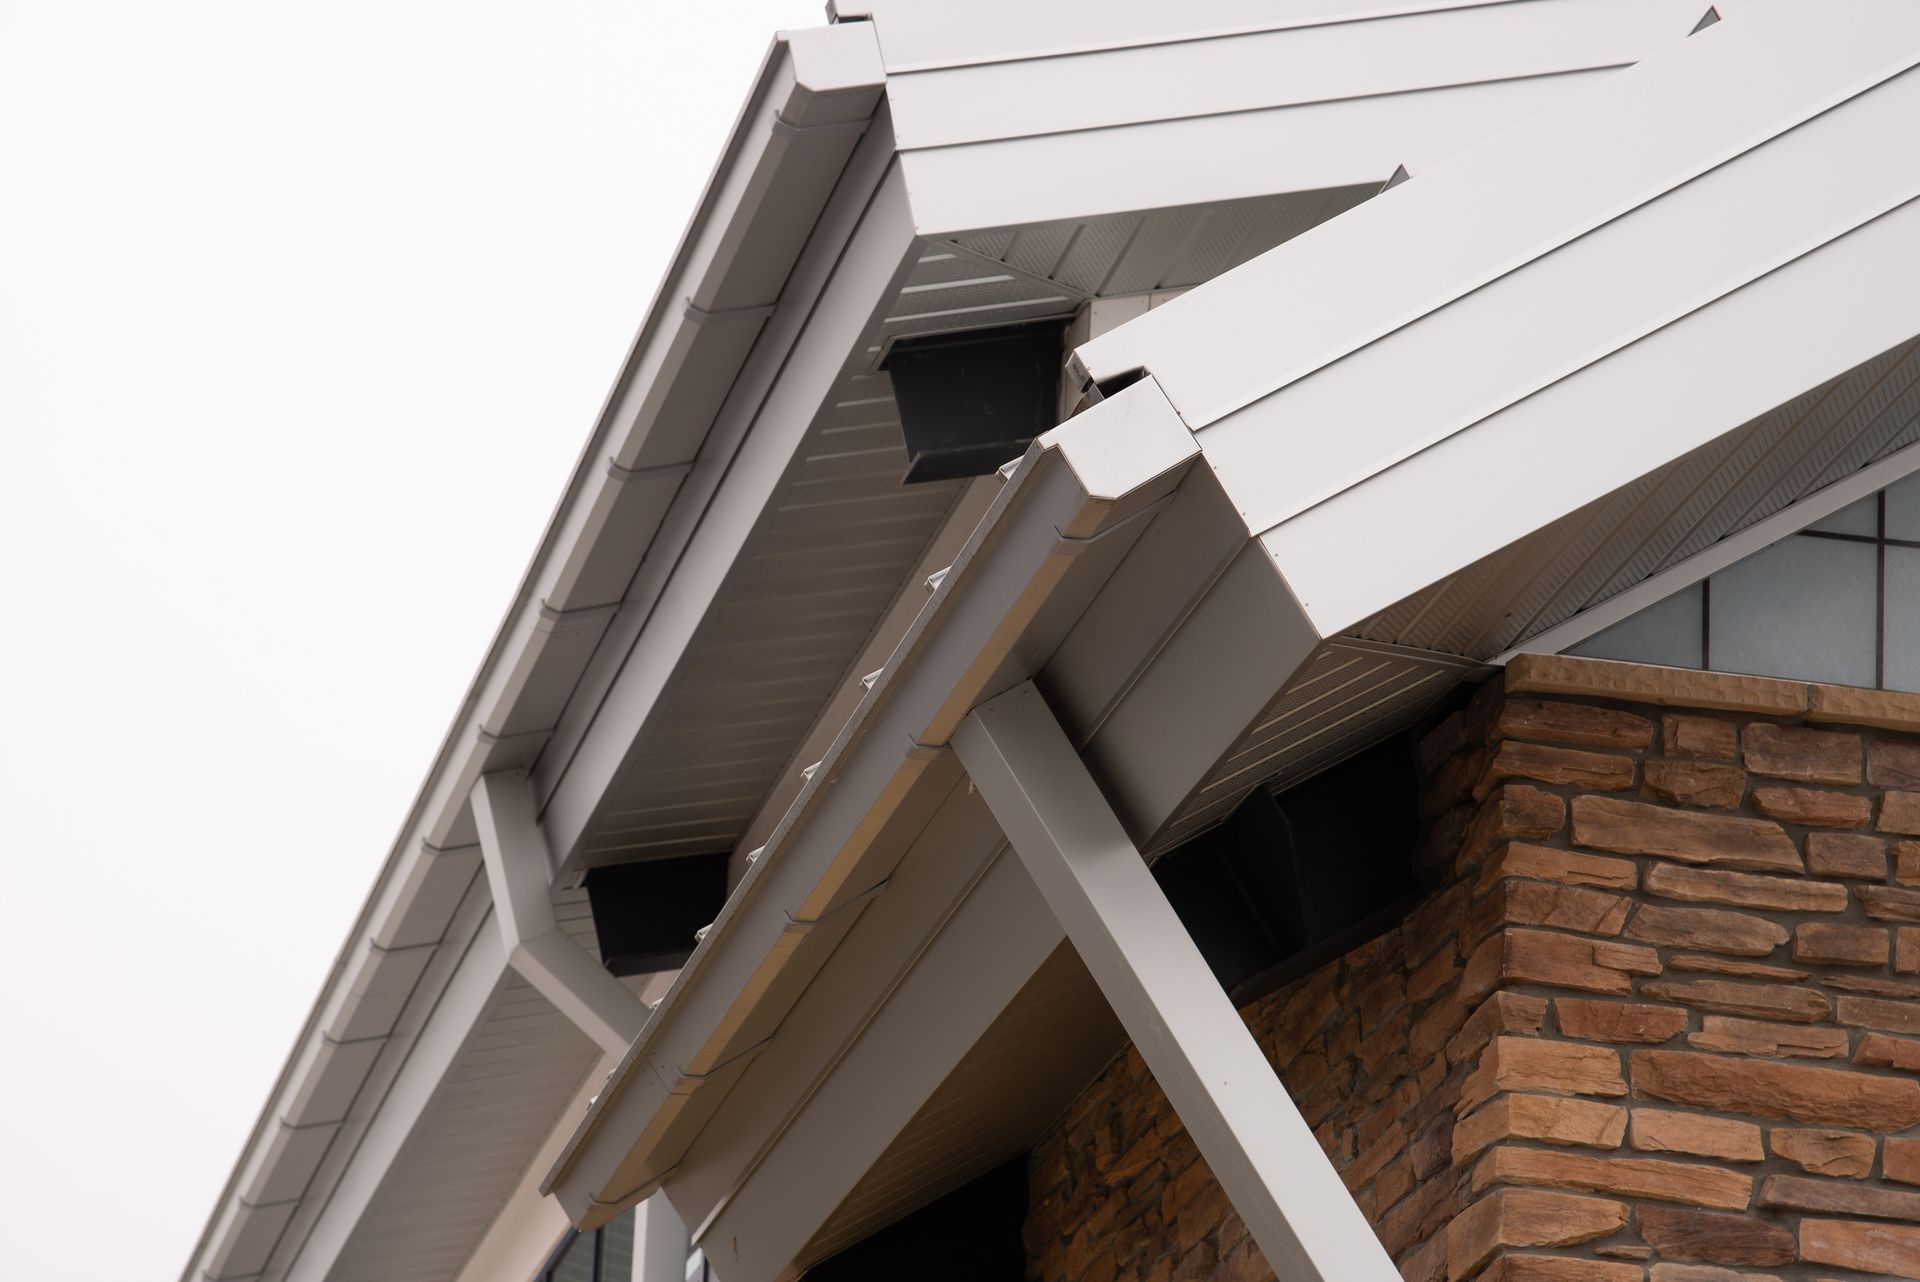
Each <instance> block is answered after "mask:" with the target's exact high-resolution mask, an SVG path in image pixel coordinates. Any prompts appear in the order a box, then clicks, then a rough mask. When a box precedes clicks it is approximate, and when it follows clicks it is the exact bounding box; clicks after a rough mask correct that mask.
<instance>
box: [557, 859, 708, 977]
mask: <svg viewBox="0 0 1920 1282" xmlns="http://www.w3.org/2000/svg"><path fill="white" fill-rule="evenodd" d="M586 886H587V905H588V907H590V908H591V909H592V910H593V929H594V931H595V933H596V934H598V935H599V937H600V961H601V963H602V964H603V965H604V966H606V968H607V969H608V970H610V971H612V972H613V973H614V974H616V975H647V974H651V973H653V972H654V971H661V970H672V969H674V968H675V967H677V966H679V965H680V964H681V963H683V962H685V961H686V960H687V958H688V957H690V956H692V955H693V945H694V938H693V932H694V931H696V930H699V929H700V928H701V927H702V926H705V925H707V924H708V923H710V922H711V921H713V919H714V918H715V917H717V916H718V915H719V913H720V907H721V905H722V904H724V903H726V901H727V855H726V852H725V851H721V852H719V853H717V854H711V855H684V856H680V857H677V858H673V859H647V860H642V861H641V862H639V863H632V864H611V865H608V866H607V867H604V868H594V869H591V870H590V871H589V872H588V873H587V879H586Z"/></svg>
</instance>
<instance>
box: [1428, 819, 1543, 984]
mask: <svg viewBox="0 0 1920 1282" xmlns="http://www.w3.org/2000/svg"><path fill="white" fill-rule="evenodd" d="M1555 800H1556V801H1557V800H1559V798H1557V797H1556V798H1555ZM1467 897H1468V896H1467V887H1466V886H1465V885H1462V884H1459V883H1455V884H1454V885H1451V886H1448V887H1447V888H1446V889H1445V890H1439V891H1435V892H1434V893H1433V894H1431V895H1429V896H1427V898H1426V899H1425V900H1423V901H1422V902H1421V904H1420V906H1419V907H1417V908H1415V909H1414V910H1413V911H1412V912H1410V913H1408V914H1407V919H1406V921H1405V922H1403V923H1401V926H1400V949H1401V951H1402V952H1403V953H1405V954H1406V958H1407V964H1408V965H1416V964H1418V963H1420V962H1423V961H1425V960H1426V959H1427V958H1428V957H1431V956H1432V955H1433V954H1434V953H1435V952H1436V951H1444V952H1446V953H1448V954H1455V953H1458V951H1459V944H1458V937H1459V934H1460V917H1461V914H1462V913H1464V912H1465V911H1466V907H1467Z"/></svg>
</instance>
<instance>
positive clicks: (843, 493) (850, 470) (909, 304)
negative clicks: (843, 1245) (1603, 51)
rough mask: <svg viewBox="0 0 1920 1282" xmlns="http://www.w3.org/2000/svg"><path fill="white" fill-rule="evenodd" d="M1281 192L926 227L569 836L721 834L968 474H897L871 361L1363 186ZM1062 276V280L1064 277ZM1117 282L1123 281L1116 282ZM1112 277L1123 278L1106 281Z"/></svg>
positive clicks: (1216, 248)
mask: <svg viewBox="0 0 1920 1282" xmlns="http://www.w3.org/2000/svg"><path fill="white" fill-rule="evenodd" d="M1374 190H1375V188H1374V187H1371V186H1369V187H1350V188H1341V189H1335V190H1328V191H1312V192H1301V193H1289V194H1286V195H1281V196H1274V197H1266V198H1263V199H1259V200H1242V201H1233V202H1227V203H1224V204H1220V205H1208V206H1194V207H1189V208H1181V209H1168V210H1154V211H1149V212H1145V213H1140V214H1132V215H1127V216H1124V217H1121V218H1106V219H1095V220H1084V221H1068V222H1063V223H1054V224H1048V225H1041V226H1034V227H1024V228H1017V229H1011V230H1008V231H1006V232H1002V233H987V234H983V235H980V236H967V237H961V238H956V239H954V240H951V241H945V242H930V243H928V244H926V245H924V246H923V247H922V249H921V250H920V252H919V254H918V256H917V260H916V262H915V264H914V267H913V269H912V271H911V273H910V274H909V276H908V278H907V280H906V283H905V285H904V286H903V287H902V288H901V290H900V291H899V293H898V295H897V296H896V299H895V301H894V304H893V305H892V306H891V307H890V308H889V309H888V311H887V313H886V315H884V316H882V317H880V318H879V319H878V320H877V321H876V323H875V324H874V325H872V326H871V327H870V329H869V331H868V333H867V335H866V337H865V340H864V341H863V342H862V343H861V344H860V345H859V346H858V348H857V350H855V351H854V352H853V353H851V354H850V356H849V358H848V360H847V361H846V363H845V365H844V366H843V368H842V370H841V373H840V377H839V379H838V381H837V383H836V385H835V390H834V393H833V395H832V396H831V398H830V399H829V401H828V403H827V404H826V405H824V406H822V408H821V410H820V412H819V413H818V414H817V415H816V417H815V420H814V422H813V423H812V424H811V425H810V427H809V428H808V431H807V433H806V436H805V438H804V439H803V442H802V444H801V446H800V448H799V450H798V451H797V452H796V454H795V457H794V459H793V461H792V462H791V463H790V464H789V466H788V468H787V470H786V472H785V473H784V475H783V476H782V478H781V481H780V483H779V485H778V487H777V489H776V490H775V493H774V497H773V499H772V501H771V502H770V503H769V504H768V505H767V507H766V509H765V510H764V511H763V512H762V513H761V515H760V517H759V520H758V521H757V522H756V524H755V527H754V530H753V532H752V534H751V535H750V536H749V538H748V541H747V544H746V547H745V548H744V549H743V551H742V553H741V555H740V557H739V558H738V559H737V560H736V562H735V563H734V565H733V566H732V568H731V569H730V571H729V572H728V575H727V578H726V581H725V583H724V585H723V586H722V588H721V590H720V592H719V594H718V596H717V598H716V600H715V602H714V605H713V606H712V608H711V609H710V610H709V611H708V614H707V616H706V617H705V619H703V620H702V622H701V625H700V628H699V630H698V631H697V633H696V634H695V637H694V640H693V642H692V644H691V645H690V646H689V647H688V652H687V657H686V658H685V659H684V660H683V661H682V663H681V665H680V668H679V670H678V671H676V673H675V674H674V677H673V679H672V680H671V682H670V683H669V685H668V687H667V689H666V691H665V692H664V693H663V695H662V697H661V702H660V704H659V706H658V708H657V710H656V711H655V712H654V714H653V715H652V717H651V718H650V719H649V722H648V725H647V728H646V729H645V730H644V731H643V732H642V734H641V736H640V738H639V740H638V741H636V743H635V745H634V748H633V751H632V753H631V755H630V756H629V758H628V764H627V768H626V770H625V772H624V773H623V774H622V775H621V777H620V778H619V780H618V781H617V782H616V784H615V786H614V788H613V789H612V790H611V792H610V794H609V796H608V798H607V801H606V802H605V804H604V805H603V806H602V807H601V809H600V811H599V813H598V814H597V816H596V818H595V821H594V823H593V825H592V826H591V828H590V829H589V830H588V833H587V835H586V838H585V840H584V842H583V843H582V846H581V850H582V857H583V866H586V867H591V866H593V865H595V864H598V863H609V862H618V861H622V860H626V859H632V858H650V857H665V856H671V855H678V854H691V853H698V852H706V851H716V850H727V849H732V848H733V847H734V846H735V845H736V844H737V843H738V842H739V840H740V839H741V837H742V836H743V835H744V833H745V832H746V829H747V827H748V825H749V824H750V823H751V822H752V821H753V818H754V816H755V815H756V814H757V813H759V812H760V810H761V808H762V806H763V804H764V803H765V802H766V800H767V798H768V796H769V793H770V792H772V791H773V790H775V789H776V788H779V787H786V788H788V789H793V788H797V787H798V782H799V779H798V772H799V769H800V768H801V767H802V766H804V765H806V764H808V763H806V762H800V761H796V760H795V759H794V758H795V753H796V752H797V751H798V749H799V746H800V744H801V743H802V742H803V741H804V740H805V738H806V736H807V735H808V733H809V731H810V730H811V729H812V727H813V724H814V721H815V719H816V718H817V717H818V716H819V715H820V712H821V710H822V708H824V707H825V706H826V705H827V704H828V702H829V701H830V700H831V698H832V697H833V694H834V692H835V691H836V690H837V689H839V688H840V687H841V686H842V685H843V684H844V683H845V682H847V681H849V680H852V679H854V678H855V677H857V676H858V675H859V674H858V673H854V672H852V671H851V667H852V665H853V663H854V661H855V660H856V659H857V658H858V656H859V654H860V653H861V651H862V650H863V649H864V648H865V646H866V644H867V642H868V639H869V637H870V636H871V635H872V633H873V629H874V628H875V626H876V625H877V624H878V623H879V621H880V619H881V618H882V616H883V615H884V614H885V613H886V612H887V610H888V609H889V607H890V606H891V605H892V604H893V602H894V601H895V599H896V598H897V597H898V596H899V594H900V593H901V592H919V591H923V590H924V589H923V588H922V585H921V584H920V583H919V582H918V581H917V580H915V581H912V582H908V581H907V580H908V579H909V577H910V576H911V574H912V572H913V570H914V568H915V566H916V565H918V563H919V562H920V560H921V558H922V556H923V554H924V552H925V550H926V548H927V546H928V545H929V543H930V542H931V541H932V540H933V538H934V537H935V535H936V534H937V533H938V532H939V530H940V528H941V526H942V525H943V523H944V522H945V521H946V520H947V517H948V514H949V512H951V511H952V509H953V507H954V505H955V503H956V502H957V501H958V499H959V497H960V495H961V493H962V492H963V490H964V488H965V482H964V481H950V482H936V483H931V484H922V485H912V486H903V485H901V484H900V478H901V476H902V475H903V474H904V473H905V471H906V451H905V448H904V446H903V444H902V442H901V438H900V424H899V414H898V410H897V407H896V406H895V403H894V400H893V391H892V385H891V382H890V380H889V379H888V377H887V375H886V373H885V372H884V371H883V370H881V369H880V368H879V366H880V364H881V361H882V360H883V358H884V354H885V351H886V349H887V347H888V346H889V344H891V343H892V342H893V341H895V340H897V339H899V338H902V337H907V336H912V335H919V334H927V333H944V332H955V331H960V330H968V329H978V328H990V327H994V326H1002V325H1008V324H1017V323H1021V322H1025V321H1030V320H1036V319H1043V318H1058V319H1061V320H1062V321H1064V320H1066V319H1067V318H1069V317H1071V316H1072V315H1073V314H1074V313H1075V312H1077V311H1078V309H1079V307H1080V306H1081V304H1082V303H1083V302H1085V301H1086V299H1087V298H1088V297H1089V296H1091V295H1094V294H1096V293H1108V294H1112V293H1130V294H1131V293H1144V292H1147V291H1148V290H1154V289H1176V288H1183V287H1185V286H1188V285H1192V284H1196V283H1198V282H1200V281H1202V280H1204V279H1206V278H1207V276H1208V275H1210V274H1217V273H1218V272H1221V271H1225V270H1227V269H1228V268H1230V267H1232V266H1235V265H1237V264H1238V263H1241V262H1244V261H1246V260H1247V259H1249V258H1252V257H1254V256H1256V255H1258V254H1261V253H1264V252H1265V251H1266V250H1268V249H1270V248H1272V247H1273V246H1274V245H1277V244H1279V243H1281V242H1282V241H1284V240H1286V239H1288V238H1290V237H1292V236H1294V235H1297V234H1298V233H1299V232H1301V231H1304V230H1305V229H1307V228H1308V227H1311V226H1313V225H1315V224H1316V223H1318V222H1320V221H1322V220H1324V219H1327V218H1331V217H1333V216H1334V215H1335V214H1337V213H1340V212H1341V211H1343V210H1346V209H1349V208H1351V207H1352V206H1353V205H1355V204H1357V203H1359V202H1360V201H1362V200H1364V199H1366V198H1367V197H1368V196H1369V195H1370V194H1372V192H1373V191H1374ZM1066 277H1071V278H1072V279H1071V280H1068V279H1066ZM1116 283H1117V284H1116ZM1118 285H1123V286H1124V287H1125V288H1124V289H1121V288H1118V287H1117V286H1118Z"/></svg>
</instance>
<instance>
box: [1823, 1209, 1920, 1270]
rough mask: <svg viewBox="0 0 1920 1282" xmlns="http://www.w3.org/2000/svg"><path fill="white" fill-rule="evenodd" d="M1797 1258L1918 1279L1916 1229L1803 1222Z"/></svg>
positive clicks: (1919, 1232)
mask: <svg viewBox="0 0 1920 1282" xmlns="http://www.w3.org/2000/svg"><path fill="white" fill-rule="evenodd" d="M1800 1258H1801V1259H1803V1260H1808V1261H1810V1262H1812V1263H1814V1264H1837V1265H1839V1266H1840V1267H1841V1268H1846V1269H1858V1270H1860V1271H1861V1272H1862V1273H1875V1274H1878V1275H1880V1276H1881V1277H1893V1278H1920V1228H1914V1227H1912V1226H1910V1225H1905V1224H1862V1223H1859V1222H1857V1221H1851V1220H1816V1219H1804V1220H1801V1221H1800Z"/></svg>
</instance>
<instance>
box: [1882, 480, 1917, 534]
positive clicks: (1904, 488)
mask: <svg viewBox="0 0 1920 1282" xmlns="http://www.w3.org/2000/svg"><path fill="white" fill-rule="evenodd" d="M1886 495H1887V537H1888V538H1890V539H1910V540H1912V541H1914V542H1920V472H1916V473H1915V474H1914V475H1912V476H1909V477H1907V478H1906V479H1905V480H1901V481H1895V482H1894V483H1893V484H1892V485H1889V486H1888V487H1887V488H1886Z"/></svg>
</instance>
